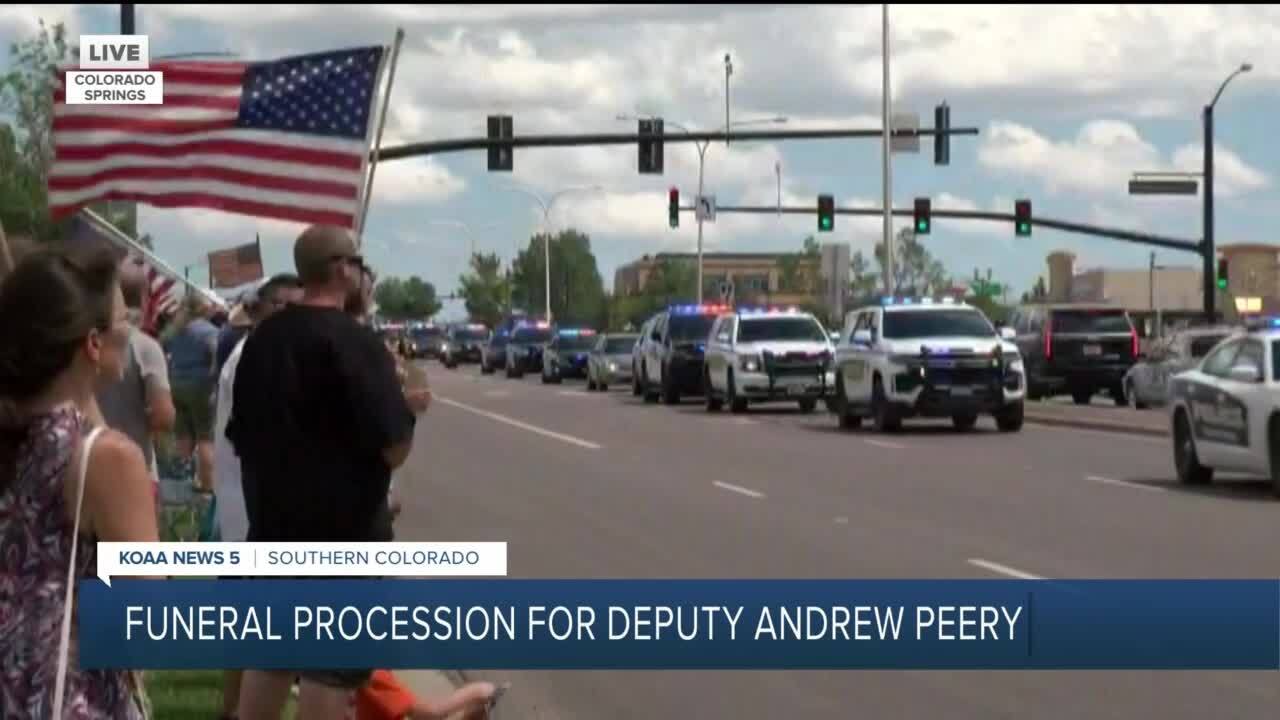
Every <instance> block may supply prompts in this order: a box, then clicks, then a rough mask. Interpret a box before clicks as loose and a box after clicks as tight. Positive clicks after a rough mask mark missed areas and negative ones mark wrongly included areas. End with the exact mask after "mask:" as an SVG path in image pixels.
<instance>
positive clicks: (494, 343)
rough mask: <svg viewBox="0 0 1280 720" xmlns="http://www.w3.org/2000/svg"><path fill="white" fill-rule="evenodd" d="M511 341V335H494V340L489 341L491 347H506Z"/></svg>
mask: <svg viewBox="0 0 1280 720" xmlns="http://www.w3.org/2000/svg"><path fill="white" fill-rule="evenodd" d="M510 340H511V337H510V336H509V335H494V336H493V339H492V340H490V341H489V347H504V346H505V345H506V344H507V343H508V342H509V341H510Z"/></svg>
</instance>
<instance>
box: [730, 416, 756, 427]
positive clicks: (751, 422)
mask: <svg viewBox="0 0 1280 720" xmlns="http://www.w3.org/2000/svg"><path fill="white" fill-rule="evenodd" d="M733 421H734V422H735V423H737V424H738V425H759V424H760V423H759V422H758V421H756V420H752V419H751V418H734V419H733Z"/></svg>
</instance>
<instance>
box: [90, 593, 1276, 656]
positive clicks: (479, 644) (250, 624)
mask: <svg viewBox="0 0 1280 720" xmlns="http://www.w3.org/2000/svg"><path fill="white" fill-rule="evenodd" d="M78 617H79V623H80V630H79V642H80V656H79V657H80V663H81V666H82V667H84V668H88V669H100V668H131V669H139V668H145V669H170V668H173V669H218V668H228V667H246V668H271V669H288V670H303V669H308V668H324V669H336V668H370V667H376V668H392V669H396V668H428V667H429V668H441V669H450V668H453V669H477V670H478V669H509V670H510V669H552V670H556V669H638V670H653V669H677V670H692V669H739V670H748V669H900V670H907V669H922V670H990V669H998V670H1078V669H1079V670H1082V669H1107V670H1124V669H1148V670H1151V669H1154V670H1192V669H1220V670H1223V669H1240V670H1276V669H1280V582H1277V581H1274V580H1081V581H1059V580H1052V581H1034V580H1033V581H1025V580H1017V581H1014V580H954V581H951V580H948V581H942V580H936V581H935V580H516V579H505V578H504V579H496V580H474V579H457V580H403V579H390V580H272V579H266V580H217V581H212V580H187V581H181V580H178V581H154V580H150V581H149V580H120V581H118V582H116V583H114V585H113V586H111V587H108V586H106V585H105V584H104V583H102V582H99V581H96V580H92V579H91V580H88V581H86V582H85V583H84V584H83V585H82V587H81V590H80V606H79V615H78Z"/></svg>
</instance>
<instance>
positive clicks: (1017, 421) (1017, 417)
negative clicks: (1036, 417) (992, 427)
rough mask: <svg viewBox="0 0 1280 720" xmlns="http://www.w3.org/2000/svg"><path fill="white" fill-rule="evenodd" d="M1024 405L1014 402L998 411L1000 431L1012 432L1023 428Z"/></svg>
mask: <svg viewBox="0 0 1280 720" xmlns="http://www.w3.org/2000/svg"><path fill="white" fill-rule="evenodd" d="M1022 422H1023V405H1022V403H1021V402H1014V403H1009V404H1008V405H1005V406H1004V407H1002V408H1000V409H999V410H998V411H996V429H997V430H999V431H1000V432H1006V433H1012V432H1018V431H1019V430H1021V429H1022Z"/></svg>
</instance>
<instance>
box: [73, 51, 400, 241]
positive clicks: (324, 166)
mask: <svg viewBox="0 0 1280 720" xmlns="http://www.w3.org/2000/svg"><path fill="white" fill-rule="evenodd" d="M382 50H383V49H382V48H358V49H355V50H346V51H338V52H332V53H324V54H317V55H308V56H300V57H296V58H286V59H284V60H279V61H275V62H268V63H240V62H221V61H217V62H213V61H211V62H203V61H202V62H171V63H163V62H160V63H155V64H153V65H152V67H151V68H150V69H152V70H160V71H161V72H163V73H164V102H163V104H160V105H81V104H76V105H68V104H67V103H66V93H65V90H64V85H63V84H64V82H65V79H66V70H67V69H68V68H64V69H61V70H60V71H59V73H58V79H57V83H56V90H55V93H54V109H53V145H54V163H53V166H52V168H51V169H50V173H49V206H50V210H51V212H52V214H53V215H54V217H60V216H62V215H65V214H67V213H70V212H72V211H74V210H75V209H77V208H79V207H81V206H83V205H85V204H86V203H89V202H93V201H99V200H134V201H137V202H142V203H147V204H150V205H153V206H156V207H170V208H176V207H203V208H214V209H219V210H225V211H229V212H234V213H240V214H244V215H251V216H255V217H266V218H274V219H281V220H291V221H295V222H300V223H323V224H330V225H338V226H341V227H347V228H353V227H354V226H355V223H356V217H357V215H358V212H359V206H360V198H361V193H362V191H363V186H364V178H365V170H366V162H367V159H368V152H369V145H370V142H369V140H370V138H369V132H368V129H369V126H370V125H371V122H370V118H371V117H372V115H373V110H372V109H373V102H374V95H375V94H376V92H375V88H376V86H377V79H378V74H379V69H380V67H381V66H380V62H381V58H382ZM71 69H73V68H71Z"/></svg>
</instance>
